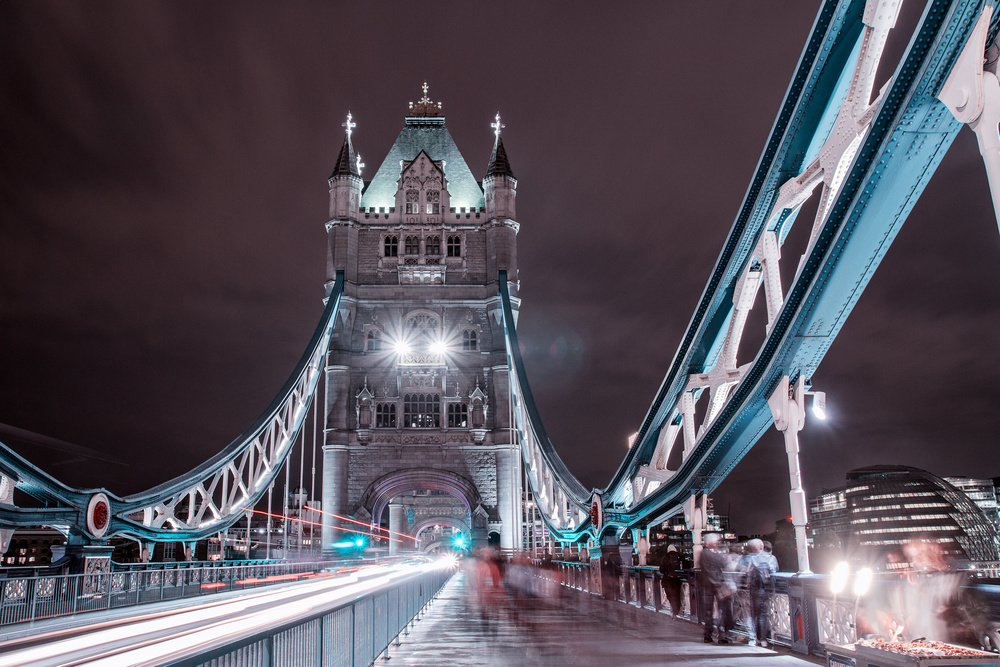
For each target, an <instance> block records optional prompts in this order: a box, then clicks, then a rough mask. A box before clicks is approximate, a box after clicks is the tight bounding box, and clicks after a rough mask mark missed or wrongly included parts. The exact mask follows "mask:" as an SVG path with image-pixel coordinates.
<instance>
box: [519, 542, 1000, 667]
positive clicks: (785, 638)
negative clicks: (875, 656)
mask: <svg viewBox="0 0 1000 667" xmlns="http://www.w3.org/2000/svg"><path fill="white" fill-rule="evenodd" d="M553 565H554V566H555V568H556V570H557V571H558V572H559V574H560V577H559V578H560V582H561V583H562V584H563V585H564V586H568V587H570V588H575V589H576V590H579V591H583V592H587V593H593V594H596V595H600V594H601V590H602V589H601V588H600V585H599V584H600V583H601V582H602V575H601V572H600V568H599V566H597V565H591V564H589V563H579V562H574V561H554V562H553ZM538 573H539V576H542V577H546V576H547V571H546V570H544V569H539V570H538ZM662 580H663V576H662V575H661V574H660V572H659V570H658V569H657V568H655V567H645V566H642V567H638V566H633V567H625V568H623V569H622V573H621V574H620V575H618V577H617V580H616V581H615V583H614V584H612V585H614V586H615V588H616V591H617V597H616V599H617V600H618V601H621V602H624V603H625V604H631V605H633V606H636V607H639V608H642V609H649V610H651V611H654V612H666V611H669V605H668V604H667V603H666V593H665V591H664V589H663V585H662ZM772 581H773V585H774V590H773V592H772V595H771V598H770V604H769V609H768V614H769V615H770V619H771V633H772V640H773V642H774V643H775V644H778V645H782V646H787V647H789V648H791V649H792V650H793V651H796V652H799V653H804V654H805V653H808V654H814V655H824V654H825V652H826V650H825V649H826V646H828V645H829V646H842V645H845V644H851V643H853V642H855V641H857V639H858V634H857V624H858V617H859V614H860V613H863V611H864V610H865V609H866V608H872V607H871V606H870V604H869V603H868V601H867V600H866V599H865V598H864V597H862V598H860V599H859V598H857V597H856V596H852V595H841V596H839V597H838V596H836V595H834V594H833V593H832V592H831V590H830V577H829V576H826V575H816V574H811V575H794V574H789V573H778V574H776V575H775V576H774V577H773V578H772ZM595 582H596V583H597V585H595ZM906 585H907V584H906V582H905V581H903V580H882V581H878V582H877V583H876V587H877V588H878V589H879V595H878V597H879V598H880V599H892V598H893V596H894V593H898V592H899V591H898V590H897V589H900V588H901V587H903V586H906ZM681 587H682V588H681V613H680V614H678V618H680V619H684V620H687V621H691V622H695V623H697V622H698V614H699V613H700V610H699V604H698V602H699V599H700V597H699V589H698V577H697V570H685V571H683V572H681ZM962 592H963V593H965V594H967V596H972V597H973V598H974V599H975V600H976V605H977V610H978V611H979V612H981V614H982V615H983V618H981V619H980V620H979V623H980V626H981V627H978V628H977V632H978V633H979V635H980V636H981V639H982V640H983V647H984V648H987V649H989V650H993V651H996V650H997V644H1000V587H998V586H992V585H981V584H971V585H968V586H966V587H964V588H963V589H962ZM859 610H860V611H859ZM733 618H734V621H735V623H736V632H737V634H741V635H743V636H746V637H750V636H752V629H751V620H750V596H749V593H748V592H747V591H746V590H744V589H742V588H741V589H740V590H738V591H737V592H736V594H735V596H734V599H733ZM994 638H997V640H998V641H994Z"/></svg>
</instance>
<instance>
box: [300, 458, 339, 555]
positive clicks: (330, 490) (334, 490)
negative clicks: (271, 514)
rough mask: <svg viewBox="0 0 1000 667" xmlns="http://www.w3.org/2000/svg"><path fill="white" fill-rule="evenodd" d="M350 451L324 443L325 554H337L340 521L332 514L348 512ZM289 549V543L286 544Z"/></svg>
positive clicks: (323, 550)
mask: <svg viewBox="0 0 1000 667" xmlns="http://www.w3.org/2000/svg"><path fill="white" fill-rule="evenodd" d="M349 462H350V452H349V451H348V449H347V447H344V446H340V445H323V515H322V516H323V548H322V554H323V556H332V555H334V554H335V551H334V548H333V544H334V543H335V542H337V540H338V539H339V538H340V534H341V531H340V530H338V526H339V525H340V522H339V521H338V520H336V519H334V517H333V516H332V514H340V515H344V514H345V513H346V512H347V465H348V463H349ZM286 549H287V545H286Z"/></svg>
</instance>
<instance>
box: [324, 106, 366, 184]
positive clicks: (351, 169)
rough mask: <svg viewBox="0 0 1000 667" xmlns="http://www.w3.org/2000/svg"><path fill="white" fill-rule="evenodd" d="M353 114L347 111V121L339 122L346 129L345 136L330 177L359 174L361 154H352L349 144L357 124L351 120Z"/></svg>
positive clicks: (351, 147) (361, 165) (352, 148)
mask: <svg viewBox="0 0 1000 667" xmlns="http://www.w3.org/2000/svg"><path fill="white" fill-rule="evenodd" d="M353 118H354V117H353V116H352V115H351V112H350V111H348V112H347V122H346V123H341V124H340V126H341V127H343V128H344V129H345V130H346V131H347V137H346V138H345V139H344V145H343V146H342V147H341V149H340V155H338V156H337V161H336V163H334V165H333V173H332V174H330V178H334V177H336V176H345V175H351V176H358V177H360V176H361V167H363V166H364V164H362V163H361V156H360V155H358V156H355V155H354V147H353V146H352V145H351V133H352V132H353V130H354V128H355V127H357V126H358V124H357V123H355V122H354V121H353Z"/></svg>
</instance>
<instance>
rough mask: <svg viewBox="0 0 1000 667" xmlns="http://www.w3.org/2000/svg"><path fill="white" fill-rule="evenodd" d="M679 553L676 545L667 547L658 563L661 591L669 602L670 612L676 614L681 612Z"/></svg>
mask: <svg viewBox="0 0 1000 667" xmlns="http://www.w3.org/2000/svg"><path fill="white" fill-rule="evenodd" d="M680 570H681V554H680V552H678V551H677V547H675V546H674V545H672V544H671V545H670V546H669V547H667V555H666V556H664V558H663V561H662V562H661V563H660V574H661V575H663V580H662V581H663V591H664V592H665V593H666V594H667V602H669V603H670V613H671V614H673V615H674V616H677V615H678V614H680V613H681V572H680Z"/></svg>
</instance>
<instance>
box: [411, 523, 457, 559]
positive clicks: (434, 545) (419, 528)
mask: <svg viewBox="0 0 1000 667" xmlns="http://www.w3.org/2000/svg"><path fill="white" fill-rule="evenodd" d="M435 526H448V527H450V528H452V529H453V530H454V531H455V532H456V533H462V534H463V535H465V537H466V539H468V537H469V526H468V524H467V523H466V522H465V521H459V520H457V519H455V518H454V517H447V516H443V517H430V518H427V519H424V520H423V521H420V522H418V523H416V524H414V526H413V528H412V529H411V532H412V533H413V536H414V537H415V538H416V540H417V546H418V547H419V548H420V549H421V550H422V551H425V552H429V551H433V550H435V549H442V548H445V547H451V546H452V545H453V543H452V542H449V541H448V540H439V541H433V540H434V539H435V538H433V537H432V538H431V541H430V542H426V540H425V537H424V535H423V533H425V532H427V531H433V529H434V527H435ZM433 532H437V531H433ZM421 542H424V543H423V544H421Z"/></svg>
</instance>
